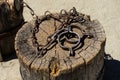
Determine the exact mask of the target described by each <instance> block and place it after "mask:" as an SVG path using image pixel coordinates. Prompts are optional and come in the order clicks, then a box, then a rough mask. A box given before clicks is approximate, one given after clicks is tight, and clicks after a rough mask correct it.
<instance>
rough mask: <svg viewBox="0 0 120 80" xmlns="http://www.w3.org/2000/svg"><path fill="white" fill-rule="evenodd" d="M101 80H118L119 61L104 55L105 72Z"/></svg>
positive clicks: (119, 75) (119, 78) (119, 74)
mask: <svg viewBox="0 0 120 80" xmlns="http://www.w3.org/2000/svg"><path fill="white" fill-rule="evenodd" d="M103 80H120V61H118V60H115V59H113V58H112V57H111V56H110V55H108V54H106V55H105V73H104V77H103Z"/></svg>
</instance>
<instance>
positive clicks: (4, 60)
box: [2, 53, 17, 62]
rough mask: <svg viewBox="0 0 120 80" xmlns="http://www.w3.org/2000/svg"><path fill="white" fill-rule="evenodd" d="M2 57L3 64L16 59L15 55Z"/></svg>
mask: <svg viewBox="0 0 120 80" xmlns="http://www.w3.org/2000/svg"><path fill="white" fill-rule="evenodd" d="M2 57H3V62H6V61H9V60H12V59H17V56H16V53H13V54H10V55H2Z"/></svg>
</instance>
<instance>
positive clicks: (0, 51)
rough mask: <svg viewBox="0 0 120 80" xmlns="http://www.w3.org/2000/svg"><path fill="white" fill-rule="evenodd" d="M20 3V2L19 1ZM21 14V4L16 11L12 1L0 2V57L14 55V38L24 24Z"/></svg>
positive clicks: (3, 0)
mask: <svg viewBox="0 0 120 80" xmlns="http://www.w3.org/2000/svg"><path fill="white" fill-rule="evenodd" d="M15 1H18V0H15ZM20 2H22V0H20ZM20 2H18V3H20ZM16 3H17V2H16ZM20 4H21V3H20ZM18 6H19V5H18ZM22 12H23V6H22V4H21V5H20V8H19V9H18V10H17V9H16V6H15V3H14V0H1V1H0V55H5V56H6V55H10V54H11V53H15V49H14V41H15V40H14V38H15V35H16V33H17V31H18V30H19V28H20V27H21V25H22V24H23V22H24V19H23V15H22ZM1 58H2V57H1Z"/></svg>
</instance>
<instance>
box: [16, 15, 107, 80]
mask: <svg viewBox="0 0 120 80" xmlns="http://www.w3.org/2000/svg"><path fill="white" fill-rule="evenodd" d="M84 19H85V20H86V22H85V23H83V24H78V23H75V24H74V25H77V26H81V27H84V26H91V27H92V30H93V34H94V38H85V40H84V44H83V47H82V48H79V49H78V50H76V51H75V53H76V54H75V56H70V55H69V53H68V51H65V50H63V49H62V48H61V47H60V46H59V45H58V44H56V45H55V46H54V47H53V48H52V49H50V50H49V51H47V53H46V54H45V55H44V56H43V57H37V56H36V51H35V47H34V46H33V44H32V39H31V37H32V32H31V31H32V30H33V27H34V26H35V24H34V21H31V22H29V23H26V24H25V25H23V27H22V28H21V29H20V30H19V31H18V33H17V35H16V39H15V49H16V53H17V56H18V58H19V62H20V72H21V76H22V79H23V80H102V75H103V70H104V67H103V66H104V46H105V32H104V30H103V27H102V26H101V24H100V23H99V21H97V20H93V21H91V20H90V19H89V17H86V15H84ZM55 25H56V26H59V25H60V24H59V22H57V21H55V20H53V19H50V20H47V21H44V22H43V23H41V24H40V29H39V32H38V33H37V34H36V36H37V41H38V42H39V43H40V44H45V43H46V38H47V37H48V35H50V34H52V33H54V30H55V27H54V26H55ZM74 31H76V32H77V33H79V34H80V35H81V31H80V30H78V29H74Z"/></svg>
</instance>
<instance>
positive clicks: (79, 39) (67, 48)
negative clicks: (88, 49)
mask: <svg viewBox="0 0 120 80" xmlns="http://www.w3.org/2000/svg"><path fill="white" fill-rule="evenodd" d="M67 33H71V34H74V35H76V36H77V37H78V40H77V43H76V44H74V46H72V49H75V48H76V47H77V46H78V45H79V44H80V41H81V37H80V36H79V34H78V33H76V32H72V31H70V32H68V31H65V32H62V33H61V34H59V35H58V38H57V41H58V44H59V45H60V47H61V48H63V49H65V50H69V49H70V48H69V47H66V46H63V45H62V44H61V41H60V39H61V38H62V36H64V35H65V34H67Z"/></svg>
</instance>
